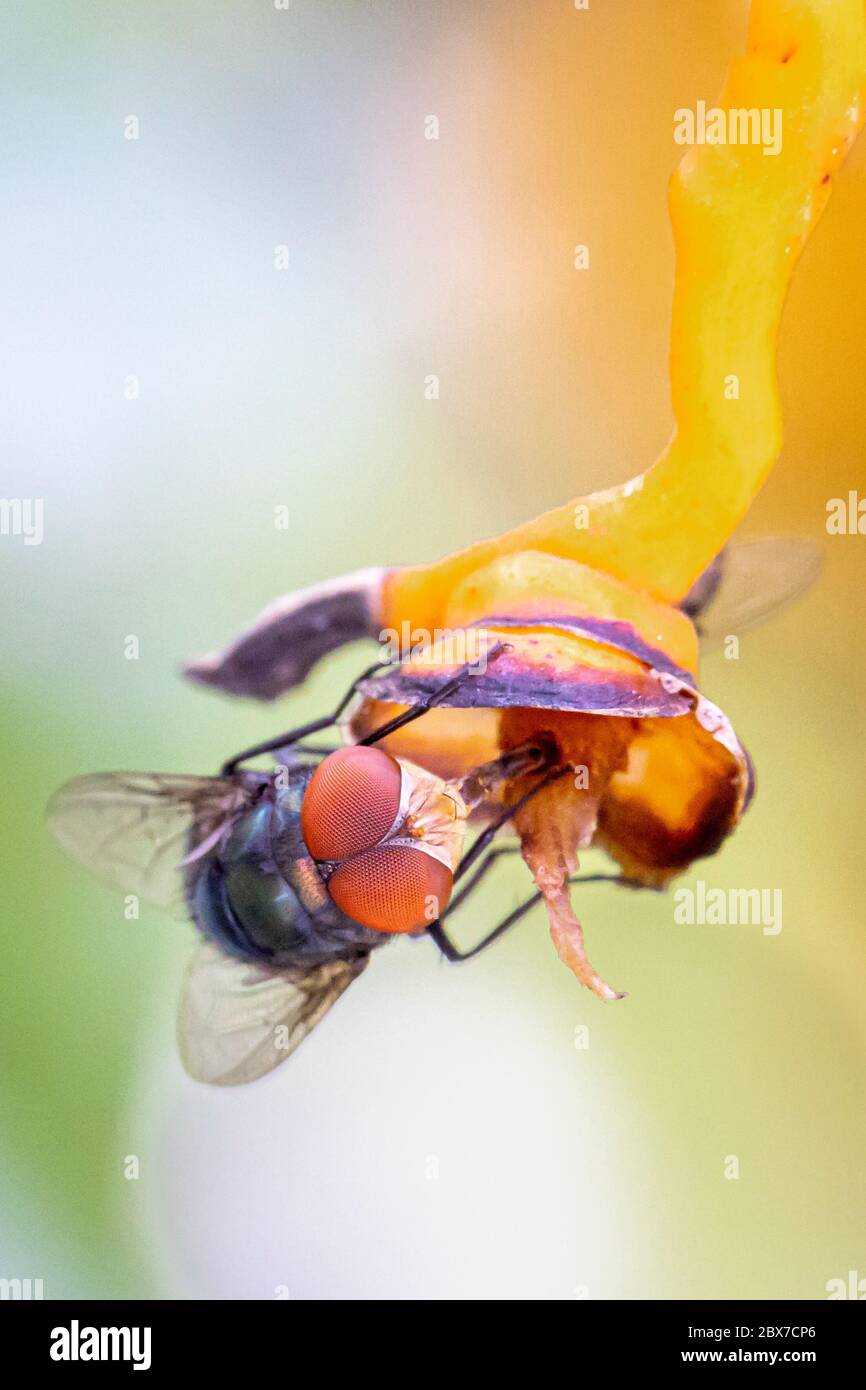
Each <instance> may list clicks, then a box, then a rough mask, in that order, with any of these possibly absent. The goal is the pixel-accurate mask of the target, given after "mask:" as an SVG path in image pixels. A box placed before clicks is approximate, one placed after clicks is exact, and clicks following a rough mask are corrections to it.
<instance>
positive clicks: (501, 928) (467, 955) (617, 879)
mask: <svg viewBox="0 0 866 1390" xmlns="http://www.w3.org/2000/svg"><path fill="white" fill-rule="evenodd" d="M487 866H488V861H487V860H485V861H484V864H483V865H482V866H481V867H482V870H483V869H485V868H486V867H487ZM480 877H481V873H480V872H479V874H478V875H477V876H473V886H474V882H477V880H478V878H480ZM569 881H570V882H571V883H618V884H619V885H620V887H625V888H648V887H649V888H651V887H652V886H651V885H650V884H646V883H641V882H640V881H639V880H638V879H635V878H626V877H625V875H623V874H586V875H581V874H575V876H574V877H573V878H572V879H570V880H569ZM468 887H469V885H467V889H468ZM652 891H653V892H655V891H656V890H655V889H652ZM465 896H466V894H465V892H464V893H459V894H458V895H457V897H456V898H455V899H454V901H453V902H452V903H450V904H449V906H448V908H447V910H446V911H445V912H444V913H443V914H442V917H441V918H439V919H438V920H437V921H435V922H431V924H430V926H429V927H428V928H427V935H428V936H429V937H430V938H431V940H433V941H435V943H436V945H437V946H438V948H439V950H440V951H441V952H442V954H443V956H444V957H445V959H446V960H450V961H455V962H457V961H464V960H471V959H472V957H473V956H477V955H478V954H479V952H481V951H484V950H486V948H487V947H488V946H491V945H492V944H493V942H494V941H498V939H499V937H500V936H503V935H504V934H505V932H507V931H508V929H509V927H513V926H514V925H515V923H517V922H519V921H520V920H521V918H522V917H525V916H526V914H527V912H530V911H531V910H532V908H534V907H536V906H537V904H538V903H540V902H541V900H542V897H543V894H542V893H533V894H532V897H531V898H527V900H526V902H523V903H521V904H520V906H519V907H516V908H515V909H514V911H513V912H510V913H509V914H508V916H507V917H505V918H503V920H502V921H501V922H500V923H499V925H498V926H496V927H494V928H493V931H492V932H489V933H488V935H487V936H485V937H482V939H481V941H479V942H478V943H477V945H475V946H472V947H471V948H470V949H469V950H468V951H461V950H460V947H459V946H457V945H455V943H454V942H453V941H452V940H451V938H450V937H449V936H448V935H447V934H446V932H445V931H444V930H443V928H442V921H443V920H444V918H446V917H448V916H450V914H451V913H452V912H453V910H454V908H455V907H457V905H458V903H459V902H460V901H461V899H462V898H464V897H465Z"/></svg>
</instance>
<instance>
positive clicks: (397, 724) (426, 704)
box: [358, 642, 506, 748]
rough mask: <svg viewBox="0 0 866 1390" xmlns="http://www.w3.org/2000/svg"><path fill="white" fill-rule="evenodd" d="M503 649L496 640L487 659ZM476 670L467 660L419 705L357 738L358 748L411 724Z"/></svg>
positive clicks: (470, 677) (501, 643) (474, 665)
mask: <svg viewBox="0 0 866 1390" xmlns="http://www.w3.org/2000/svg"><path fill="white" fill-rule="evenodd" d="M505 650H506V648H505V644H504V643H503V642H497V643H496V645H495V646H494V647H491V648H490V651H489V652H488V653H487V660H488V661H495V660H496V657H497V656H499V654H500V653H501V652H504V651H505ZM477 672H478V667H477V663H475V664H473V663H472V662H467V664H466V665H465V666H464V667H463V669H462V671H460V672H459V674H458V675H456V676H454V677H453V679H452V680H450V681H447V682H446V684H445V685H443V686H442V689H441V690H437V691H436V692H435V694H433V695H428V697H427V699H426V700H424V701H422V703H421V704H420V705H412V707H411V709H407V710H405V711H404V712H403V714H397V715H395V716H394V718H393V719H389V720H388V722H387V723H386V724H382V725H381V726H380V727H379V728H378V729H374V730H373V732H372V733H371V734H367V736H366V738H361V739H359V740H358V746H359V747H360V748H367V747H369V746H370V745H371V744H374V743H378V742H379V740H380V739H382V738H387V736H388V734H393V733H396V731H397V729H404V728H405V727H406V725H407V724H412V723H413V722H414V721H415V720H416V719H420V718H421V716H422V715H423V714H427V712H428V710H431V709H435V708H436V706H437V705H441V704H442V702H443V700H447V699H448V697H449V696H450V695H453V694H454V692H455V690H459V689H460V687H461V685H465V684H466V682H467V681H468V680H471V679H472V677H473V676H474V675H476V674H477ZM361 679H362V680H363V679H364V677H363V676H362V677H361Z"/></svg>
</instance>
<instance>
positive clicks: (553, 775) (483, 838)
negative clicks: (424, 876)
mask: <svg viewBox="0 0 866 1390" xmlns="http://www.w3.org/2000/svg"><path fill="white" fill-rule="evenodd" d="M569 771H570V769H569V768H567V767H557V768H554V770H553V771H552V772H548V773H547V775H546V776H544V777H542V778H541V780H540V781H538V782H536V784H535V786H534V787H530V789H529V791H528V792H526V793H525V794H524V795H523V796H521V797H520V799H519V801H515V803H514V805H513V806H506V807H505V809H504V810H503V812H502V814H501V815H500V816H497V817H496V819H495V820H492V821H491V822H490V824H489V825H488V826H486V827H485V829H484V830H482V832H481V834H480V835H479V836H478V837H477V839H476V840H474V841H473V843H472V845H471V846H470V848H469V849H468V850H467V851H466V853H465V854H464V856H463V858H462V859H461V860H460V863H459V864H458V866H457V870H456V873H455V874H454V882H455V883H459V882H460V880H461V878H463V877H464V876H465V874H467V873H468V871H469V870H470V869H471V868H472V865H473V864H477V862H478V860H479V859H480V858H481V856H482V854H483V853H484V851H485V850H486V849H487V846H488V845H489V844H490V843H491V841H492V840H493V837H494V836H495V835H496V833H497V831H499V830H501V829H502V827H503V825H507V824H508V822H509V821H510V820H511V819H512V817H513V816H514V813H515V811H519V810H520V808H521V806H525V805H526V803H527V801H531V800H532V798H533V797H534V796H537V795H538V793H539V792H540V791H542V790H543V789H544V788H545V787H549V786H550V784H551V782H555V781H557V780H558V778H560V777H564V776H565V774H566V773H567V772H569ZM465 896H466V894H465V892H464V893H461V894H460V895H459V898H460V899H462V898H464V897H465Z"/></svg>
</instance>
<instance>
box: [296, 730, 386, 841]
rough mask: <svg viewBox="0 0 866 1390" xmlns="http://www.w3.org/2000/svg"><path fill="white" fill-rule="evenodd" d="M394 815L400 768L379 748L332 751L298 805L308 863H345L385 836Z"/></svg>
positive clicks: (316, 772)
mask: <svg viewBox="0 0 866 1390" xmlns="http://www.w3.org/2000/svg"><path fill="white" fill-rule="evenodd" d="M399 809H400V765H399V763H398V762H397V761H396V759H395V758H392V757H391V756H390V755H389V754H388V753H384V752H383V751H382V749H381V748H359V747H353V748H338V749H337V751H336V752H335V753H329V754H328V756H327V758H325V759H324V761H323V762H321V763H319V766H318V767H317V768H316V770H315V772H314V773H313V775H312V777H311V778H310V783H309V786H308V787H307V790H306V792H305V793H304V800H303V803H302V805H301V833H302V834H303V837H304V843H305V845H306V846H307V849H308V850H309V851H310V854H311V855H312V856H313V858H314V859H347V858H348V857H349V855H350V854H358V853H359V852H360V851H361V850H365V849H372V847H373V845H376V844H378V843H379V841H380V840H381V838H382V836H383V835H387V833H388V831H389V830H390V829H391V826H392V825H393V824H394V818H395V816H396V815H397V812H398V810H399Z"/></svg>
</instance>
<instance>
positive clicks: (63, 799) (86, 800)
mask: <svg viewBox="0 0 866 1390" xmlns="http://www.w3.org/2000/svg"><path fill="white" fill-rule="evenodd" d="M266 780H267V779H266V778H264V777H263V776H262V775H261V774H257V773H249V774H244V775H243V776H242V777H234V778H221V777H182V776H171V775H168V774H165V775H163V774H162V773H156V772H101V773H96V774H94V775H93V776H89V777H78V778H76V779H75V781H73V782H68V783H67V784H66V786H64V787H61V788H60V790H59V791H58V792H56V793H55V795H54V797H53V798H52V800H51V802H50V804H49V807H48V823H49V826H50V828H51V830H52V832H53V834H54V836H55V838H56V839H57V840H58V841H59V843H60V844H61V845H62V846H63V848H64V849H65V850H66V852H67V854H69V855H70V856H71V857H72V858H73V859H75V860H77V861H78V863H80V864H83V865H84V866H85V867H86V868H88V869H92V870H93V871H94V872H95V873H97V874H98V875H99V877H100V878H102V879H104V880H105V881H106V882H108V883H110V884H111V885H112V886H113V887H115V888H120V889H122V890H123V891H124V892H126V893H137V894H138V895H139V897H141V898H143V899H144V900H145V901H146V902H149V903H153V904H154V905H155V906H156V907H162V908H168V909H169V910H170V911H173V912H175V913H177V914H178V915H182V916H186V915H187V908H186V891H185V881H186V879H187V878H188V876H189V869H188V868H185V864H184V861H191V862H192V863H196V862H202V861H203V860H204V857H205V855H206V853H207V852H208V850H210V849H211V848H214V847H216V845H217V844H219V842H220V841H221V839H222V837H223V835H224V834H227V833H228V831H229V830H230V829H231V826H232V825H233V824H234V821H235V820H236V818H237V816H238V814H239V813H240V812H241V811H242V810H244V808H245V807H246V806H248V805H249V804H250V802H251V800H252V799H253V798H254V796H255V795H256V793H257V790H258V789H259V788H260V787H261V784H262V782H263V781H266Z"/></svg>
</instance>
